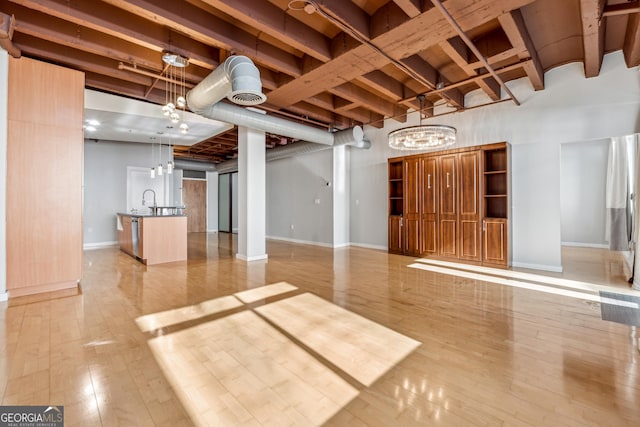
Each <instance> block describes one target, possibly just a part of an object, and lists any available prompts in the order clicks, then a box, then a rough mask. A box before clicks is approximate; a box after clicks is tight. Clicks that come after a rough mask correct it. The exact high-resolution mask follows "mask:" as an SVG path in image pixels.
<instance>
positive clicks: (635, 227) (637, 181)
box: [625, 134, 640, 290]
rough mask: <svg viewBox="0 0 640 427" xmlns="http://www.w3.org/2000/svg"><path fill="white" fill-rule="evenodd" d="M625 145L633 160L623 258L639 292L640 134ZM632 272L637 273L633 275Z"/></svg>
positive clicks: (631, 136) (631, 162)
mask: <svg viewBox="0 0 640 427" xmlns="http://www.w3.org/2000/svg"><path fill="white" fill-rule="evenodd" d="M627 143H628V144H630V145H631V146H632V147H633V154H634V155H633V160H632V161H630V162H629V163H630V171H631V174H632V188H631V191H630V193H631V194H630V197H629V199H630V203H629V205H630V206H631V208H630V213H631V218H632V220H631V242H630V245H629V247H630V250H629V253H630V254H631V255H630V256H627V257H625V258H626V259H627V260H628V261H629V262H630V265H632V266H633V268H632V269H631V273H630V275H629V278H633V289H636V290H640V256H635V254H637V253H638V251H639V250H640V247H639V246H640V244H639V241H640V215H639V213H640V200H639V198H638V196H637V192H638V188H640V173H639V171H638V167H639V166H640V134H635V135H630V136H629V137H628V139H627ZM634 271H637V272H639V273H638V274H633V273H634Z"/></svg>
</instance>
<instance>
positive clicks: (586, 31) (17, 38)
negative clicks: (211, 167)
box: [0, 0, 640, 161]
mask: <svg viewBox="0 0 640 427" xmlns="http://www.w3.org/2000/svg"><path fill="white" fill-rule="evenodd" d="M314 4H315V5H316V6H314V7H316V8H317V9H316V10H315V11H312V12H313V13H307V12H305V11H303V10H302V6H305V5H307V6H308V4H306V3H305V2H304V1H300V2H295V3H294V4H290V2H289V1H288V0H187V1H183V2H176V1H173V0H105V1H99V0H8V1H4V2H2V3H0V12H2V13H5V14H9V15H11V14H14V15H15V22H16V29H15V34H14V37H13V42H14V44H16V46H17V47H19V48H22V49H23V54H24V55H26V56H30V57H34V58H37V59H42V60H45V61H50V62H54V63H59V64H61V65H64V66H67V67H71V68H75V69H78V70H83V71H84V72H85V73H86V84H87V87H91V88H96V89H99V90H101V91H107V92H112V93H117V94H122V95H125V96H127V97H134V98H139V99H145V100H148V101H151V102H154V103H163V102H164V100H165V94H164V90H163V84H162V83H158V84H157V85H156V88H152V83H153V82H154V81H155V80H156V79H157V76H159V75H160V73H161V72H162V70H163V69H164V66H165V65H164V64H163V62H162V59H161V55H162V53H163V52H164V51H171V52H174V53H178V54H180V55H182V56H185V57H187V58H189V63H190V65H189V67H188V68H187V69H186V70H185V71H186V83H187V85H193V84H196V83H198V82H199V81H200V80H202V79H203V78H204V77H205V76H206V75H208V73H209V72H210V71H211V70H213V69H215V67H217V66H218V65H219V64H220V63H222V62H223V61H224V60H225V59H226V58H227V57H229V56H230V55H232V54H244V55H246V56H248V57H249V58H251V59H252V60H253V62H254V63H255V64H256V65H257V66H258V68H259V70H260V74H261V80H262V85H263V91H264V92H265V93H266V94H267V102H266V103H265V104H263V105H262V108H263V109H265V110H266V111H268V114H274V115H279V116H281V117H286V118H287V119H289V120H293V121H296V122H301V123H306V124H308V125H311V126H318V127H320V128H324V129H329V128H333V129H343V128H346V127H349V126H353V125H356V124H371V125H372V126H376V127H381V126H383V124H384V119H385V118H391V117H393V118H394V119H396V120H398V121H405V120H406V117H407V112H408V111H410V110H416V109H418V108H420V104H419V103H418V102H417V100H416V95H418V94H426V95H427V99H426V100H425V111H426V112H432V111H433V103H434V102H436V103H437V102H438V101H439V100H440V99H444V100H446V102H447V103H448V104H450V105H453V106H455V107H456V109H457V110H461V109H464V108H465V105H464V97H465V95H466V94H467V93H468V92H469V91H472V90H477V89H478V88H482V90H484V91H485V92H486V93H487V94H488V96H489V97H490V98H491V99H493V100H496V99H498V98H499V97H500V89H499V88H498V87H497V82H496V80H495V79H494V78H493V76H490V75H489V74H487V72H486V67H488V66H490V67H492V68H495V69H496V73H497V74H499V76H500V78H503V79H513V78H520V77H524V76H527V77H528V78H529V80H530V81H531V83H532V85H533V87H534V88H535V89H536V90H543V89H544V72H543V70H548V69H550V68H552V67H554V66H557V65H561V64H564V63H566V62H571V61H583V62H584V63H585V70H586V74H587V75H597V74H598V73H599V70H600V66H601V62H602V54H603V53H604V47H603V46H604V43H606V50H607V52H609V51H610V50H622V51H623V53H624V57H625V60H626V63H627V65H628V66H629V67H632V66H636V65H639V64H640V41H639V40H640V2H639V1H637V0H636V1H628V2H623V1H621V0H572V1H557V0H474V1H468V0H446V1H445V2H444V5H443V7H444V8H445V9H446V10H447V11H449V12H450V13H451V14H452V15H453V18H454V23H455V24H456V26H459V27H460V28H461V29H462V34H463V35H464V37H465V40H464V41H463V39H462V38H461V37H462V36H459V35H458V34H457V33H456V31H454V26H453V24H451V23H449V22H447V21H446V19H445V17H444V16H443V14H442V13H441V11H440V10H438V9H437V8H434V6H433V3H432V2H430V1H428V0H317V1H315V2H314ZM294 9H295V10H294ZM613 23H615V25H616V28H615V31H607V26H609V28H610V29H611V28H612V27H611V26H610V25H613ZM621 25H625V27H624V28H619V27H620V26H621ZM614 35H615V37H614ZM605 36H606V37H605ZM605 38H606V41H605ZM466 39H469V40H470V41H471V42H472V44H474V45H475V46H474V48H475V49H476V51H477V52H478V53H476V54H472V52H471V51H472V49H471V47H470V46H466V43H467V41H466ZM485 61H486V62H485ZM120 63H122V64H124V65H125V66H126V67H131V68H127V70H128V69H136V70H137V71H136V72H129V71H124V70H119V69H118V65H119V64H120ZM146 92H149V93H148V96H146ZM145 96H146V97H145ZM235 138H237V137H236V134H235V133H234V132H230V133H227V134H226V135H224V136H219V137H218V138H217V139H216V138H212V139H211V140H209V141H205V142H202V143H200V144H199V146H198V147H196V148H192V149H191V150H182V152H181V154H180V156H183V157H185V156H188V155H193V156H195V155H197V156H199V157H198V158H199V159H201V160H204V159H207V158H209V159H210V160H212V161H221V160H224V159H226V158H229V156H233V155H234V149H235V147H234V146H233V145H234V144H235V143H236V141H235ZM216 140H217V144H216ZM267 145H268V146H269V147H270V146H272V145H274V144H273V143H269V144H267ZM207 156H208V157H207Z"/></svg>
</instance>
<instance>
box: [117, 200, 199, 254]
mask: <svg viewBox="0 0 640 427" xmlns="http://www.w3.org/2000/svg"><path fill="white" fill-rule="evenodd" d="M116 228H117V233H118V242H119V244H120V249H121V250H122V251H123V252H126V253H127V254H129V255H131V256H133V257H134V258H136V259H138V260H140V261H142V262H143V263H145V264H147V265H153V264H160V263H165V262H174V261H184V260H186V259H187V216H186V215H151V214H138V213H124V212H119V213H118V214H117V226H116Z"/></svg>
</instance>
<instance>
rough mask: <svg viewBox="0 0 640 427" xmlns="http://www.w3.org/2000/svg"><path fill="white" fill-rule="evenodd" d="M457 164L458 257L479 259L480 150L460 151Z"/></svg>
mask: <svg viewBox="0 0 640 427" xmlns="http://www.w3.org/2000/svg"><path fill="white" fill-rule="evenodd" d="M458 166H459V173H458V175H459V178H460V179H459V183H458V189H459V194H460V197H459V203H460V208H459V218H460V222H459V227H460V233H459V234H460V246H459V247H460V254H459V255H460V259H465V260H469V261H480V252H481V250H480V249H481V245H480V238H481V233H480V197H479V196H480V182H479V181H480V179H479V178H480V151H472V152H468V153H461V154H460V157H459V159H458Z"/></svg>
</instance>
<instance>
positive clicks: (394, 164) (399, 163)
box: [389, 159, 404, 216]
mask: <svg viewBox="0 0 640 427" xmlns="http://www.w3.org/2000/svg"><path fill="white" fill-rule="evenodd" d="M403 171H404V162H403V160H402V159H399V160H394V159H391V160H389V215H394V216H402V214H403V210H404V179H403Z"/></svg>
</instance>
